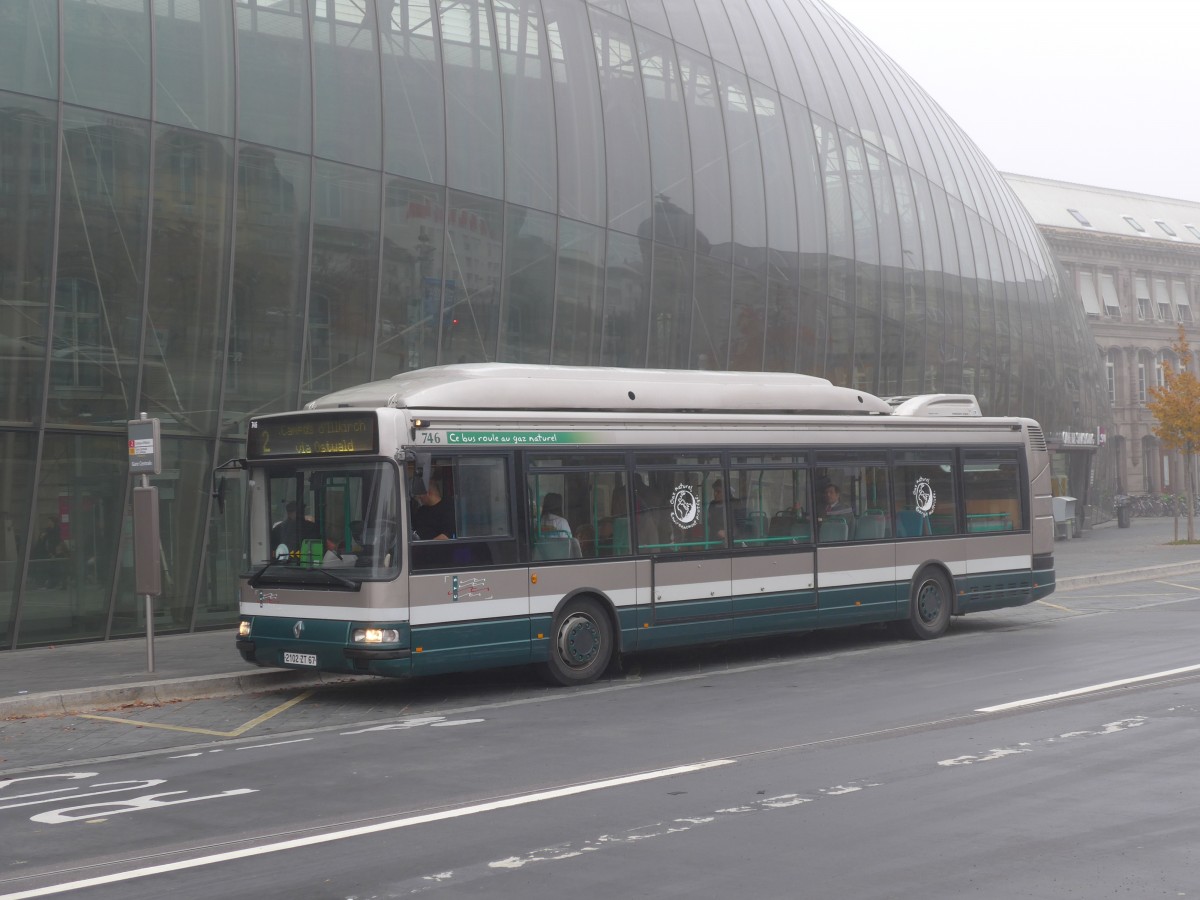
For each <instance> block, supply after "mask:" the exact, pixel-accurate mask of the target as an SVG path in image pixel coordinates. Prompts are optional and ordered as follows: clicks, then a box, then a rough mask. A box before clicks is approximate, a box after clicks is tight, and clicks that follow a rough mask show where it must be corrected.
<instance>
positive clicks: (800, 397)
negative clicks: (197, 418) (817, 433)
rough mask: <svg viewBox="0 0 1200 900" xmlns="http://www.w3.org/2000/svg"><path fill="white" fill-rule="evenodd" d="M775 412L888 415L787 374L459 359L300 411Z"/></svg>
mask: <svg viewBox="0 0 1200 900" xmlns="http://www.w3.org/2000/svg"><path fill="white" fill-rule="evenodd" d="M337 407H358V408H364V407H365V408H378V407H393V408H407V409H505V410H526V409H528V410H577V411H618V412H664V411H665V412H683V411H688V412H735V413H740V412H775V413H815V414H825V415H829V414H834V415H838V414H841V415H890V414H892V412H893V410H892V407H891V406H889V405H888V403H887V402H886V401H884V400H881V399H880V398H879V397H876V396H875V395H873V394H868V393H865V392H864V391H856V390H853V389H851V388H844V387H837V386H836V385H834V384H833V383H832V382H830V381H829V380H827V379H825V378H816V377H814V376H811V375H798V374H795V373H790V372H710V371H689V370H683V369H621V368H605V367H582V366H539V365H521V364H515V363H462V364H459V365H451V366H434V367H431V368H427V369H417V370H415V371H412V372H405V373H403V374H400V375H394V376H392V377H391V378H386V379H384V380H382V381H374V382H371V383H369V384H363V385H359V386H357V387H352V388H346V389H345V390H341V391H336V392H335V393H332V394H327V395H326V396H324V397H321V398H319V399H317V400H313V401H311V402H310V403H308V404H306V405H305V408H306V409H331V408H337Z"/></svg>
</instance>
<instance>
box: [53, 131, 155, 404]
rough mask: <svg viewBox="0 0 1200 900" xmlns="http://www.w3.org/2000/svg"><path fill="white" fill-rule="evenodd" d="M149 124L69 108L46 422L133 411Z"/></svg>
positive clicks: (140, 296) (65, 139) (139, 323)
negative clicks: (49, 399)
mask: <svg viewBox="0 0 1200 900" xmlns="http://www.w3.org/2000/svg"><path fill="white" fill-rule="evenodd" d="M148 127H149V126H148V125H147V123H144V122H141V123H137V122H132V121H122V120H120V119H117V118H116V117H114V116H112V115H101V114H99V113H92V112H86V111H83V110H75V109H70V108H68V109H66V110H65V111H64V113H63V131H64V144H63V179H62V213H61V220H60V225H59V245H58V282H57V289H56V297H55V315H54V326H53V334H54V351H53V353H52V361H51V370H50V397H51V402H50V403H49V405H48V407H47V411H46V418H47V419H48V420H50V421H54V422H73V423H88V424H92V425H95V424H99V423H109V424H120V425H122V427H123V426H124V422H125V421H126V420H128V419H129V418H131V417H132V416H133V414H134V409H133V406H134V402H135V400H136V399H137V398H136V396H135V395H134V393H133V392H134V390H135V389H136V387H137V368H138V359H137V357H138V345H139V343H140V341H141V330H142V301H143V288H144V281H143V279H144V275H145V271H144V269H145V250H146V216H147V205H148V199H149V198H148V192H147V186H148V181H149V152H148V150H149V144H150V140H149V133H148Z"/></svg>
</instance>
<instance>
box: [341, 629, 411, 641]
mask: <svg viewBox="0 0 1200 900" xmlns="http://www.w3.org/2000/svg"><path fill="white" fill-rule="evenodd" d="M352 637H353V639H354V643H356V644H395V643H397V642H399V640H400V632H399V630H398V629H395V628H355V629H354V634H353V635H352Z"/></svg>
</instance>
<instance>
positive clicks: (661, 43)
mask: <svg viewBox="0 0 1200 900" xmlns="http://www.w3.org/2000/svg"><path fill="white" fill-rule="evenodd" d="M637 43H638V57H639V60H640V64H641V71H642V89H643V91H644V93H645V96H646V118H647V121H648V122H649V125H650V133H649V134H650V169H651V181H652V183H653V189H654V239H655V240H656V241H662V242H664V243H668V244H672V245H674V246H676V247H685V248H690V247H691V246H692V241H693V239H694V236H695V231H696V223H695V219H694V218H693V216H692V167H691V163H690V162H689V159H688V157H689V154H688V153H685V152H683V148H686V147H687V146H688V129H687V114H686V112H685V111H684V97H683V76H682V73H681V72H680V71H679V63H678V62H677V61H676V58H675V48H674V46H673V45H672V44H671V42H670V40H668V39H667V38H664V37H660V36H659V35H657V34H654V33H653V32H651V31H646V30H644V29H638V31H637Z"/></svg>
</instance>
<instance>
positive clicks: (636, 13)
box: [629, 0, 671, 34]
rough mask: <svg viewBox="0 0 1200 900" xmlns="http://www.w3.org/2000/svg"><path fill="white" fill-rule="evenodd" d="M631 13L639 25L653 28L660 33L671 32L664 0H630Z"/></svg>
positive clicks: (631, 16)
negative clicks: (664, 8)
mask: <svg viewBox="0 0 1200 900" xmlns="http://www.w3.org/2000/svg"><path fill="white" fill-rule="evenodd" d="M629 15H630V18H632V19H633V21H634V22H636V23H637V24H638V25H645V26H646V27H647V28H653V29H654V30H655V31H657V32H658V33H659V34H670V33H671V26H670V25H668V24H667V14H666V12H665V11H664V10H663V3H662V0H629Z"/></svg>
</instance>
